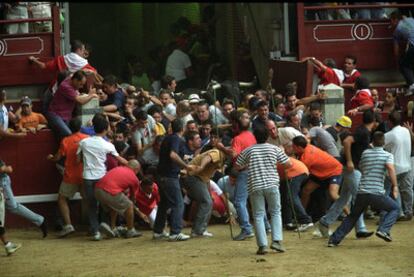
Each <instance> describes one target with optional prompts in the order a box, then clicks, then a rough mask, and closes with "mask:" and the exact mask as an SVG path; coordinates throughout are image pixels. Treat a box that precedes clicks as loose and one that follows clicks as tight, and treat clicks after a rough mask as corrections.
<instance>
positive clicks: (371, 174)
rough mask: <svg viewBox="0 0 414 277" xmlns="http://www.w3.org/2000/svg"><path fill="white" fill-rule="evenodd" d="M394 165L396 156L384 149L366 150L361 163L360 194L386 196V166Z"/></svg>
mask: <svg viewBox="0 0 414 277" xmlns="http://www.w3.org/2000/svg"><path fill="white" fill-rule="evenodd" d="M393 163H394V156H393V155H392V154H391V153H389V152H386V151H385V150H384V149H383V148H382V147H374V148H371V149H367V150H365V151H364V152H363V153H362V156H361V161H360V162H359V169H360V170H361V173H362V176H361V182H360V184H359V188H358V193H371V194H382V195H383V194H385V189H384V178H385V173H386V171H387V169H386V167H385V165H386V164H393Z"/></svg>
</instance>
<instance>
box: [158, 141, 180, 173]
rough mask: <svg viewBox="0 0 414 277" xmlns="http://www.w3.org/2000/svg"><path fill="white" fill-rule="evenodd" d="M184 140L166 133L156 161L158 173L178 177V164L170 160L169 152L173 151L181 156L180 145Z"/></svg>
mask: <svg viewBox="0 0 414 277" xmlns="http://www.w3.org/2000/svg"><path fill="white" fill-rule="evenodd" d="M183 144H184V141H183V140H182V139H181V138H180V137H179V136H178V135H177V134H172V135H168V136H167V137H166V138H165V139H164V140H163V142H162V144H161V149H160V160H159V163H158V170H157V171H158V174H159V175H160V176H162V177H170V178H178V174H179V173H180V166H179V165H178V164H177V163H176V162H174V161H173V160H171V158H170V153H171V151H174V152H175V153H177V154H178V155H179V156H182V153H181V151H182V147H183Z"/></svg>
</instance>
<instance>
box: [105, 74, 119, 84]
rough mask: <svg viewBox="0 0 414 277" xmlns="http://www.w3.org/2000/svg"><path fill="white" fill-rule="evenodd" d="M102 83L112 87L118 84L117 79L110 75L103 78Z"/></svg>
mask: <svg viewBox="0 0 414 277" xmlns="http://www.w3.org/2000/svg"><path fill="white" fill-rule="evenodd" d="M102 83H104V84H107V85H110V86H113V85H116V84H117V83H118V78H116V76H115V75H112V74H110V75H107V76H105V78H104V79H103V81H102Z"/></svg>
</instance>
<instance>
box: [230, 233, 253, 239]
mask: <svg viewBox="0 0 414 277" xmlns="http://www.w3.org/2000/svg"><path fill="white" fill-rule="evenodd" d="M253 237H254V234H253V232H250V233H248V234H246V233H244V232H240V234H238V235H237V236H236V237H235V238H234V239H233V240H237V241H241V240H245V239H248V238H253Z"/></svg>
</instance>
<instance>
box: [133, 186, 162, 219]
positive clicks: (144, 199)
mask: <svg viewBox="0 0 414 277" xmlns="http://www.w3.org/2000/svg"><path fill="white" fill-rule="evenodd" d="M135 200H136V202H137V207H138V209H139V210H140V211H141V212H143V213H144V214H145V215H149V214H150V213H151V211H152V210H153V209H154V208H155V207H156V206H157V205H158V202H160V193H159V192H158V186H157V184H156V183H153V184H152V193H151V196H148V195H147V194H146V193H145V192H144V191H142V189H141V187H138V189H137V192H136V193H135Z"/></svg>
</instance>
